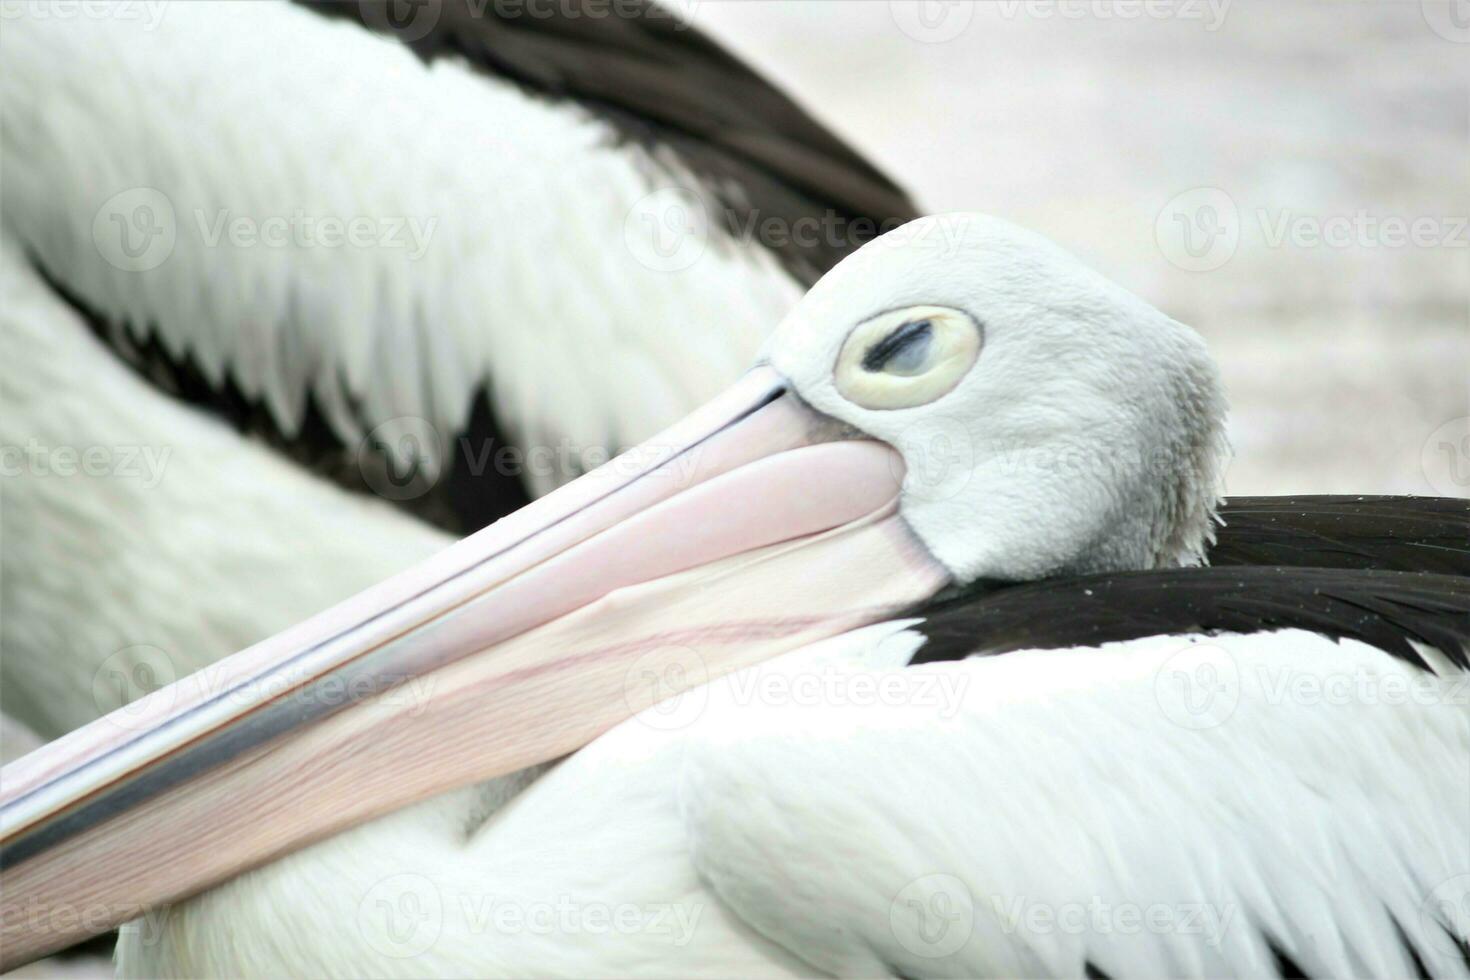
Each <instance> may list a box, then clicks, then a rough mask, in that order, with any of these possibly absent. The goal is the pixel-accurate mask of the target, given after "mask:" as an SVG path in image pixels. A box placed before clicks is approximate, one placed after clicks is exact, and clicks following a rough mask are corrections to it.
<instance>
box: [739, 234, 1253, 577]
mask: <svg viewBox="0 0 1470 980" xmlns="http://www.w3.org/2000/svg"><path fill="white" fill-rule="evenodd" d="M766 360H768V361H769V363H770V364H771V365H772V367H774V368H775V369H776V370H777V371H779V372H780V373H781V374H782V375H783V376H784V377H785V378H786V379H787V381H788V383H789V384H790V385H791V387H792V389H793V390H794V391H795V392H796V393H797V394H799V395H800V397H801V398H802V400H803V401H805V402H806V403H807V404H808V405H810V406H811V407H812V408H814V409H815V410H817V411H818V412H821V413H823V414H824V415H826V416H828V417H830V418H832V419H837V420H840V421H841V422H842V423H845V424H846V425H847V426H849V427H851V429H852V430H855V431H857V432H861V433H863V434H864V435H866V436H868V437H870V438H872V439H876V440H879V441H881V442H882V443H884V444H885V445H887V446H889V447H891V448H892V449H893V450H895V451H896V452H897V453H898V454H899V455H900V456H901V457H902V458H903V460H904V463H905V464H906V470H907V474H906V478H905V481H904V489H903V493H902V496H901V498H900V503H899V507H900V510H901V512H902V514H903V517H904V520H905V522H906V523H907V524H908V526H909V527H910V528H912V529H913V531H914V533H915V534H916V535H917V536H918V537H919V539H920V540H921V541H923V543H924V546H925V548H926V549H927V550H928V552H929V553H930V554H931V555H933V556H934V558H935V559H936V560H938V561H939V562H940V563H941V564H942V565H944V566H945V568H946V569H948V570H949V572H950V573H951V574H952V575H953V576H954V577H955V578H956V579H957V580H958V581H960V582H969V581H972V580H975V579H1000V580H1010V581H1015V580H1022V579H1032V578H1038V577H1041V576H1044V575H1049V574H1055V573H1059V572H1096V571H1108V570H1116V569H1141V568H1153V567H1158V566H1165V565H1180V564H1194V563H1198V562H1199V561H1200V560H1201V559H1202V556H1203V551H1204V547H1205V545H1206V544H1208V541H1209V537H1210V534H1211V527H1212V516H1213V514H1214V510H1215V507H1216V504H1217V503H1218V500H1219V494H1220V478H1221V470H1222V464H1223V461H1224V459H1225V455H1226V442H1225V436H1224V417H1225V405H1224V399H1223V397H1222V395H1221V390H1220V381H1219V375H1218V372H1217V371H1216V369H1215V365H1214V362H1213V360H1212V359H1211V358H1210V356H1209V353H1208V352H1207V351H1206V349H1205V346H1204V343H1203V341H1202V340H1201V339H1200V337H1199V335H1198V334H1196V333H1195V332H1194V331H1193V330H1191V329H1190V328H1188V327H1186V326H1184V325H1183V324H1180V323H1178V322H1176V321H1174V320H1172V319H1170V318H1169V317H1167V316H1165V315H1164V314H1163V313H1161V312H1159V311H1158V310H1156V309H1154V308H1153V307H1151V306H1149V305H1148V304H1147V303H1145V302H1143V301H1142V300H1140V299H1139V298H1138V297H1136V296H1134V295H1132V294H1131V293H1129V292H1127V291H1126V290H1124V289H1122V288H1120V287H1119V286H1117V285H1115V284H1114V283H1112V282H1109V281H1108V280H1107V279H1104V278H1103V277H1102V276H1100V275H1098V274H1097V273H1095V272H1093V271H1092V270H1090V269H1088V268H1086V267H1085V266H1083V265H1082V264H1081V263H1080V262H1078V261H1077V260H1076V259H1075V258H1073V257H1072V256H1071V255H1069V254H1067V253H1066V252H1064V251H1062V250H1061V249H1060V248H1058V247H1057V246H1055V245H1053V244H1052V243H1051V242H1049V241H1047V240H1046V239H1044V238H1042V237H1040V236H1039V235H1036V234H1033V233H1031V232H1028V231H1025V230H1024V229H1021V228H1018V227H1016V226H1014V225H1011V224H1008V223H1006V222H1003V221H999V220H997V219H995V218H990V217H986V216H984V215H978V214H942V215H933V216H930V217H926V218H921V219H919V220H917V221H914V222H911V223H910V224H908V225H905V226H904V227H903V228H900V229H898V230H897V231H896V232H894V233H892V234H890V235H887V236H885V237H883V238H881V239H879V240H877V241H875V242H873V243H871V244H869V245H868V246H866V247H864V248H863V249H862V250H860V251H859V252H857V253H855V254H854V255H852V256H850V257H849V258H848V259H847V260H846V261H844V262H843V263H842V264H841V265H839V266H837V267H836V268H834V269H833V270H832V271H831V272H830V273H828V275H827V276H826V277H825V278H823V279H822V280H821V281H820V282H818V283H817V284H816V285H815V286H814V287H813V288H812V290H811V292H810V293H808V294H807V296H806V297H805V298H804V299H803V300H802V302H801V303H800V304H799V305H798V306H797V307H796V308H795V309H794V310H793V311H792V313H791V315H790V316H789V317H787V319H786V320H785V321H784V322H783V323H782V324H781V326H780V328H779V329H778V330H777V331H776V333H775V334H774V336H773V337H772V338H771V341H770V344H769V348H768V353H767V357H766Z"/></svg>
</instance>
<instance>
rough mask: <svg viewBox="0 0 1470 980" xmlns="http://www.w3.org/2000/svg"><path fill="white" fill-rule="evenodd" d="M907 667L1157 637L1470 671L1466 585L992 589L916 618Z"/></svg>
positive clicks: (1253, 573) (1259, 578)
mask: <svg viewBox="0 0 1470 980" xmlns="http://www.w3.org/2000/svg"><path fill="white" fill-rule="evenodd" d="M923 615H924V617H925V619H924V621H923V622H922V623H920V624H919V625H918V626H916V627H915V629H917V630H918V631H919V632H921V633H923V634H924V635H925V636H926V637H928V642H926V643H925V644H924V645H923V647H921V648H920V649H919V650H918V652H917V653H915V655H914V660H913V662H914V663H925V662H929V661H934V660H958V659H962V658H964V657H968V656H971V655H974V654H998V653H1008V652H1010V651H1013V650H1022V649H1037V648H1042V649H1045V648H1060V647H1074V646H1095V645H1097V644H1100V643H1110V642H1117V641H1123V640H1135V639H1140V638H1143V637H1147V636H1156V635H1161V634H1183V633H1199V634H1215V633H1257V632H1263V631H1268V630H1279V629H1288V628H1291V629H1304V630H1311V631H1314V632H1317V633H1321V634H1322V635H1324V636H1329V637H1332V638H1334V639H1343V638H1350V639H1355V640H1361V641H1363V642H1365V643H1368V644H1371V645H1372V646H1375V647H1378V648H1379V649H1381V650H1384V651H1385V652H1387V653H1389V654H1391V655H1393V656H1395V657H1398V658H1399V659H1401V660H1405V661H1407V662H1409V663H1412V664H1414V665H1416V666H1419V667H1425V668H1427V667H1428V665H1427V664H1426V663H1424V661H1423V658H1422V657H1421V656H1420V655H1419V653H1418V651H1416V650H1415V649H1414V646H1413V644H1412V643H1411V642H1410V641H1418V642H1420V643H1425V644H1428V645H1430V646H1433V647H1435V648H1437V649H1439V650H1440V651H1442V652H1443V653H1444V654H1445V656H1447V657H1448V658H1449V659H1450V660H1451V661H1452V662H1453V663H1454V664H1455V665H1457V666H1458V667H1460V668H1461V669H1463V670H1470V579H1466V578H1462V577H1459V576H1452V575H1434V574H1428V573H1414V572H1396V571H1388V572H1384V571H1374V570H1368V569H1335V568H1287V567H1282V566H1261V567H1255V568H1175V569H1165V570H1158V571H1147V572H1121V573H1116V574H1108V575H1089V576H1083V577H1078V578H1069V579H1053V580H1047V581H1041V582H1032V583H1028V584H1024V585H1012V586H1003V587H999V588H991V589H988V590H986V591H982V592H979V593H977V594H972V595H968V596H963V597H960V598H957V599H954V600H951V601H949V602H946V603H943V604H941V605H938V606H935V607H933V608H932V609H930V610H927V611H925V612H924V614H923Z"/></svg>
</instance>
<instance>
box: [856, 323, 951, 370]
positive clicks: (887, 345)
mask: <svg viewBox="0 0 1470 980" xmlns="http://www.w3.org/2000/svg"><path fill="white" fill-rule="evenodd" d="M933 332H934V325H933V324H932V323H930V322H929V321H928V320H910V321H909V322H908V323H905V324H903V325H902V326H900V327H899V328H898V329H897V330H895V331H893V332H892V333H891V334H889V335H888V336H886V337H884V338H883V339H882V340H880V341H878V342H877V343H876V344H874V345H873V346H872V347H869V348H868V352H867V353H866V354H864V355H863V370H864V371H881V370H883V368H884V366H885V365H886V364H887V363H888V362H889V361H891V360H893V358H894V357H895V356H897V355H898V354H899V352H901V351H902V350H903V349H904V348H906V347H908V346H909V345H910V344H915V343H918V342H920V341H923V340H928V339H929V335H930V334H932V333H933Z"/></svg>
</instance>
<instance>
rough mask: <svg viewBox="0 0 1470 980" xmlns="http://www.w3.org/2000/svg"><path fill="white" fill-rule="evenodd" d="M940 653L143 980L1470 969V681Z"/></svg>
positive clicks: (1233, 649)
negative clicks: (1468, 925) (1468, 826)
mask: <svg viewBox="0 0 1470 980" xmlns="http://www.w3.org/2000/svg"><path fill="white" fill-rule="evenodd" d="M925 630H926V625H925V622H924V621H923V620H922V619H919V620H898V621H894V622H891V623H884V624H879V625H876V626H871V627H867V628H865V629H862V630H858V631H855V632H853V633H849V634H844V635H843V636H841V637H838V638H835V639H833V640H829V641H825V642H823V643H821V644H818V645H815V646H813V647H810V648H807V649H804V650H801V651H798V652H795V653H792V654H788V655H786V656H784V657H782V658H779V659H778V660H775V661H771V662H769V663H767V664H763V665H761V666H759V667H755V668H751V669H750V670H748V671H744V672H741V673H737V674H732V675H729V676H727V677H725V678H723V679H721V680H719V681H715V682H713V683H712V684H711V685H709V686H708V687H707V688H700V689H696V690H695V691H693V692H688V693H686V694H685V695H683V696H682V698H681V699H679V700H676V702H675V703H672V704H670V703H665V704H663V705H660V706H655V707H654V708H651V709H648V710H647V711H646V712H644V713H643V714H642V715H640V716H638V717H636V718H634V719H631V720H629V721H628V722H625V723H624V724H623V725H621V726H620V727H619V728H617V729H615V730H614V731H612V732H609V733H608V734H607V735H606V736H604V737H603V738H601V739H599V740H598V741H596V742H595V743H593V744H592V745H590V746H588V748H587V749H585V750H583V751H582V752H579V753H577V754H576V755H574V756H572V757H571V758H569V759H567V760H566V761H564V762H562V763H560V764H558V765H556V766H554V767H552V768H551V769H549V770H547V771H545V772H537V773H527V774H523V775H521V776H519V777H507V778H506V779H504V780H502V781H499V782H497V783H494V784H492V785H488V786H485V787H481V788H478V789H471V790H465V791H461V792H458V793H455V794H452V795H449V796H446V797H442V798H439V799H436V800H432V801H429V802H427V803H424V804H420V805H419V806H418V807H416V808H414V809H412V810H408V811H403V812H400V813H399V814H396V815H394V816H392V817H389V818H385V819H384V820H381V821H379V822H376V823H373V824H369V825H367V826H365V827H362V828H359V829H357V830H354V831H349V832H347V833H345V834H343V835H340V836H338V837H336V838H333V839H331V840H328V841H325V842H323V843H321V844H318V845H316V846H314V847H312V848H309V849H307V850H304V851H300V852H298V853H297V854H295V855H293V856H291V857H289V858H286V859H284V860H282V861H280V862H277V863H276V864H273V865H270V866H267V867H265V868H262V869H259V870H257V871H255V872H251V873H249V874H246V875H244V876H242V877H240V878H238V879H236V880H235V881H232V882H230V883H228V884H227V885H224V886H222V887H221V888H218V889H216V890H214V891H212V892H210V893H207V894H206V895H204V896H201V897H200V898H199V899H196V900H195V901H192V902H189V903H186V904H184V905H181V906H176V907H173V908H170V909H165V910H159V911H156V912H154V913H151V914H150V915H149V916H148V917H147V918H146V919H144V920H142V921H140V922H136V923H133V924H131V925H130V926H128V927H127V928H126V929H124V931H123V933H122V938H121V942H120V945H119V950H118V956H119V965H120V969H121V971H122V973H123V975H126V976H140V977H141V976H194V975H240V974H248V975H271V974H277V973H280V972H309V973H313V974H316V973H321V974H325V975H339V976H355V975H404V976H408V975H440V976H449V975H462V974H466V973H473V974H475V975H523V974H524V973H526V972H528V971H529V972H537V973H545V974H548V975H557V976H580V975H588V974H596V975H622V976H728V975H731V974H737V973H738V974H741V975H759V976H787V975H814V974H821V975H836V976H872V975H899V976H918V975H931V976H932V975H940V976H1041V975H1045V976H1080V975H1083V974H1084V973H1085V972H1089V971H1091V972H1092V974H1093V975H1097V974H1104V975H1111V976H1121V975H1131V974H1138V973H1145V972H1152V973H1157V974H1169V975H1194V976H1210V975H1221V974H1231V975H1241V974H1249V975H1282V974H1284V973H1285V972H1286V970H1287V969H1289V966H1288V964H1289V963H1296V964H1298V965H1299V966H1300V967H1301V968H1302V969H1304V970H1306V971H1307V973H1308V974H1309V975H1314V976H1315V975H1332V976H1349V975H1363V974H1371V975H1409V974H1411V973H1413V972H1414V971H1415V969H1416V968H1417V967H1416V964H1423V966H1424V967H1426V968H1427V970H1428V972H1429V974H1430V975H1434V976H1463V975H1465V974H1466V973H1467V971H1470V964H1467V963H1466V961H1465V959H1464V953H1463V942H1464V939H1463V935H1460V936H1459V938H1458V939H1457V938H1456V934H1455V933H1454V932H1452V931H1451V930H1453V929H1455V928H1463V925H1464V923H1463V922H1460V921H1459V920H1458V919H1457V918H1454V916H1455V915H1456V912H1455V909H1454V908H1453V907H1452V906H1450V905H1449V904H1448V903H1449V902H1451V901H1452V900H1454V899H1455V898H1457V897H1458V896H1459V895H1460V894H1461V891H1462V890H1463V887H1462V886H1463V884H1464V882H1463V880H1462V879H1463V877H1464V875H1463V872H1462V871H1461V870H1460V869H1463V868H1464V867H1466V866H1467V862H1470V851H1467V846H1470V838H1467V835H1465V834H1464V827H1465V814H1466V813H1467V812H1470V810H1467V807H1470V781H1467V778H1466V769H1465V766H1466V763H1467V760H1470V703H1467V702H1470V699H1467V684H1466V678H1467V677H1470V674H1466V673H1465V672H1464V671H1463V670H1458V671H1456V670H1454V669H1444V671H1443V673H1438V674H1436V673H1430V672H1426V671H1423V670H1421V669H1419V668H1417V667H1414V666H1412V665H1410V664H1408V663H1406V662H1404V661H1402V660H1398V659H1395V658H1393V657H1390V656H1388V655H1386V654H1384V653H1383V652H1381V651H1379V650H1377V649H1374V648H1372V647H1370V646H1368V645H1366V644H1363V643H1361V642H1358V641H1355V640H1345V641H1341V642H1339V641H1335V640H1332V639H1328V638H1326V637H1323V636H1321V635H1319V634H1317V633H1313V632H1308V631H1303V630H1290V629H1288V630H1279V631H1274V632H1270V633H1258V634H1250V635H1245V634H1224V635H1217V636H1200V635H1175V636H1150V637H1147V638H1143V639H1137V640H1130V641H1124V642H1116V643H1108V644H1104V645H1102V646H1100V647H1080V648H1067V649H1052V650H1025V651H1017V652H1013V653H1007V654H1005V655H1002V656H977V657H973V658H968V659H960V660H952V661H947V662H941V663H924V664H922V665H918V666H908V663H909V660H910V658H911V657H913V656H914V655H915V654H916V653H918V652H921V651H922V650H923V649H924V646H925V644H926V642H928V641H927V639H926V637H925ZM1211 671H1213V672H1214V673H1213V675H1212V674H1211ZM1212 676H1213V678H1214V679H1213V680H1211V678H1212ZM1212 684H1213V685H1214V686H1211V685H1212ZM1362 691H1369V692H1371V693H1372V695H1373V696H1372V697H1371V698H1369V699H1366V700H1365V699H1363V698H1362V697H1360V696H1358V694H1359V692H1362ZM1268 786H1269V790H1267V789H1266V787H1268ZM1457 883H1458V884H1457ZM1436 888H1439V889H1440V892H1442V895H1439V894H1436V891H1435V889H1436ZM1457 888H1460V890H1456V889H1457ZM1437 899H1438V900H1440V901H1443V902H1444V903H1446V904H1445V905H1444V906H1443V907H1441V906H1440V905H1438V904H1436V900H1437ZM1457 943H1458V944H1459V945H1457Z"/></svg>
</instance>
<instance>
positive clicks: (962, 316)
mask: <svg viewBox="0 0 1470 980" xmlns="http://www.w3.org/2000/svg"><path fill="white" fill-rule="evenodd" d="M980 345H981V331H980V324H979V323H977V322H976V321H975V319H974V317H972V316H970V315H969V314H968V313H965V312H963V311H961V310H956V309H951V308H950V307H947V306H911V307H907V308H905V309H902V310H889V311H888V312H886V313H880V314H878V315H877V316H875V317H872V318H870V319H868V320H864V321H863V322H862V323H859V324H858V325H857V326H856V327H854V328H853V330H852V333H850V334H848V337H847V340H846V342H845V343H843V345H842V351H841V353H839V354H838V355H837V365H836V367H835V369H834V380H835V382H836V385H837V391H838V393H839V394H841V395H842V397H843V398H846V399H847V400H848V401H850V402H852V403H854V404H856V405H861V406H862V407H863V408H872V409H893V408H913V407H914V406H917V405H926V404H928V403H929V402H932V401H934V400H935V399H936V398H939V397H941V396H942V395H945V394H947V393H949V392H950V391H951V390H953V389H954V387H955V385H957V384H959V382H960V379H961V378H963V377H964V376H965V375H966V374H967V373H968V372H969V370H970V368H971V367H972V366H973V365H974V364H975V360H976V358H978V357H979V356H980Z"/></svg>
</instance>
